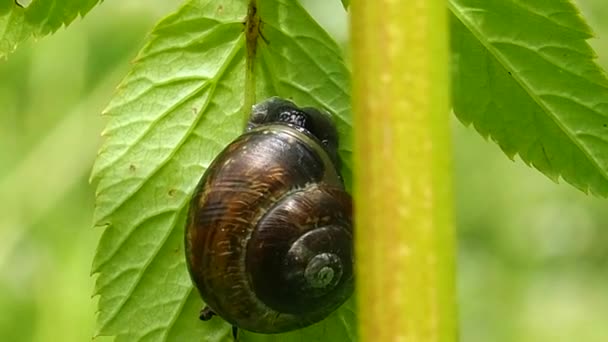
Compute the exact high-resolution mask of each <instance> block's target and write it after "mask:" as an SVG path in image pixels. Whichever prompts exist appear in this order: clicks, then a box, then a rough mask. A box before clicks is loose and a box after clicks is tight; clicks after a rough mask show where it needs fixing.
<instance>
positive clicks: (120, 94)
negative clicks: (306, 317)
mask: <svg viewBox="0 0 608 342" xmlns="http://www.w3.org/2000/svg"><path fill="white" fill-rule="evenodd" d="M257 13H258V14H259V16H260V17H261V19H262V21H263V24H262V26H261V34H262V35H263V40H262V39H260V40H258V46H257V55H256V58H255V59H254V69H253V70H254V76H255V86H256V92H255V94H254V95H255V97H256V100H257V101H259V100H263V99H265V98H267V97H270V96H273V95H278V96H281V97H286V98H291V99H293V100H294V101H295V102H296V103H298V104H299V105H307V106H309V105H310V106H317V107H321V108H325V109H327V110H328V111H329V112H331V113H333V114H334V115H335V117H336V119H337V124H338V126H339V131H340V133H341V136H342V138H343V141H342V150H341V151H340V152H341V154H342V156H343V158H344V161H345V163H344V167H345V173H346V174H345V175H346V176H348V177H347V179H350V174H349V171H348V170H349V169H350V165H351V164H350V163H351V161H350V151H351V144H350V141H349V139H348V138H349V136H348V135H347V134H348V132H350V107H349V102H350V98H349V95H348V89H349V79H348V71H347V69H346V67H345V65H344V62H343V60H342V57H341V52H340V49H339V48H338V46H337V45H336V44H335V43H334V42H333V41H332V40H331V38H330V37H329V36H328V35H327V34H326V33H325V32H324V31H323V30H322V29H321V28H320V27H319V26H318V25H317V24H316V23H315V22H314V21H313V19H312V18H311V17H310V16H309V15H308V14H307V13H306V12H305V11H304V10H303V9H302V8H301V7H300V5H299V4H298V3H297V2H295V1H293V0H265V1H259V4H258V12H257ZM246 14H247V3H246V2H245V1H237V0H232V1H221V2H218V1H213V0H192V1H189V2H187V4H186V5H185V6H184V7H182V8H181V9H180V10H178V11H177V12H176V13H174V14H172V15H170V16H169V17H167V18H166V19H164V20H162V21H161V22H160V23H159V24H158V25H157V27H156V28H155V29H154V31H153V32H152V34H151V37H150V40H149V42H148V43H147V45H146V46H145V47H144V48H143V49H142V51H141V52H140V53H139V55H138V57H137V59H136V61H135V63H134V65H133V68H132V70H131V72H130V73H129V75H128V76H127V77H126V79H125V80H124V81H123V82H122V84H121V85H120V86H119V87H118V90H117V93H116V94H115V96H114V98H113V100H112V101H111V103H110V104H109V106H108V108H107V109H106V111H105V114H106V115H107V117H108V118H109V121H108V125H107V127H106V129H105V131H104V133H103V135H104V136H105V137H106V140H105V142H104V144H103V146H102V147H101V149H100V152H99V156H98V158H97V160H96V163H95V167H94V170H93V175H92V179H93V180H94V181H95V182H96V183H97V199H96V210H95V219H94V220H95V225H97V226H103V227H105V229H104V233H103V236H102V238H101V240H100V243H99V246H98V249H97V253H96V256H95V260H94V262H93V273H95V274H97V280H96V290H95V293H96V294H98V295H99V315H98V335H114V336H117V341H144V340H145V341H201V340H204V341H231V340H232V337H231V335H230V327H229V325H228V324H227V323H225V322H223V321H222V320H221V319H219V318H215V319H212V320H211V321H209V322H200V321H199V320H198V312H199V311H200V309H201V308H202V306H203V303H202V301H201V299H200V297H199V296H198V293H197V292H196V291H195V290H193V288H192V284H191V281H190V278H189V276H188V273H187V271H186V266H185V258H184V250H183V234H184V231H183V229H184V224H185V215H186V211H187V205H188V201H189V198H190V196H191V194H192V192H193V190H194V187H195V186H196V184H197V182H198V180H199V178H200V177H201V176H202V174H203V172H204V171H205V168H206V167H207V166H208V165H209V164H210V163H211V161H212V160H213V158H214V157H215V156H216V155H217V154H218V153H219V152H220V151H221V150H222V149H223V147H225V146H226V145H227V144H228V143H229V142H230V141H231V140H232V139H234V138H235V137H237V136H238V135H239V134H240V133H241V132H242V129H243V123H244V122H245V118H246V116H247V115H248V113H249V109H250V108H245V103H246V99H247V98H248V94H247V93H246V92H247V91H250V90H246V86H245V85H246V83H247V82H246V79H253V78H249V77H246V73H247V70H248V68H247V48H246V39H245V35H244V25H243V21H244V19H245V18H246ZM354 319H355V317H354V314H353V309H352V303H351V304H347V305H345V306H344V307H343V308H341V309H340V310H338V311H337V312H336V313H335V314H333V315H332V316H331V317H330V318H328V319H327V320H325V321H323V322H321V323H319V324H316V325H314V326H312V327H310V328H307V329H304V330H301V331H297V332H292V333H289V334H284V335H275V336H265V335H256V334H250V333H243V334H242V341H253V340H255V341H268V340H270V341H272V340H280V341H302V340H306V341H315V340H316V341H319V340H325V339H324V337H323V336H325V334H327V333H329V332H330V331H331V333H330V334H332V336H333V339H332V341H349V340H351V339H354V338H355V337H354V335H355V333H354V330H355V328H354V327H355V325H354Z"/></svg>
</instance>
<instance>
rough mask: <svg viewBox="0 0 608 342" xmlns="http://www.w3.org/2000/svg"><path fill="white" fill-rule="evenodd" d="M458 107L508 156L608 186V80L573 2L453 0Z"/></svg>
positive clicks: (595, 189)
mask: <svg viewBox="0 0 608 342" xmlns="http://www.w3.org/2000/svg"><path fill="white" fill-rule="evenodd" d="M449 6H450V9H451V11H452V14H453V17H452V52H453V88H454V89H453V91H454V92H453V101H454V111H455V112H456V115H457V116H458V118H459V119H460V120H461V121H462V122H463V123H465V124H467V125H468V124H470V123H472V124H473V125H474V126H475V129H477V131H479V133H481V134H482V135H483V136H484V137H488V136H489V137H491V138H492V139H493V140H494V141H496V142H497V143H498V144H499V145H500V147H501V148H502V150H503V151H504V152H505V153H506V154H507V155H508V156H509V157H510V158H513V157H514V156H515V155H519V156H520V157H521V159H522V160H523V161H524V162H526V163H527V164H530V165H532V166H534V167H535V168H537V169H538V170H540V171H541V172H542V173H544V174H545V175H547V176H548V177H549V178H551V179H553V180H555V181H557V180H558V178H559V177H560V176H561V177H562V178H563V179H564V180H566V181H567V182H568V183H570V184H572V185H574V186H575V187H577V188H578V189H580V190H582V191H584V192H587V191H591V192H592V193H594V194H597V195H601V196H606V195H608V79H607V78H606V76H605V74H604V72H603V71H602V70H601V69H600V67H599V66H598V65H597V64H596V62H595V57H596V56H595V53H594V52H593V50H592V49H591V47H590V46H589V45H588V44H587V42H586V40H587V39H589V38H590V37H591V36H592V33H591V30H590V29H589V27H588V26H587V25H586V24H585V22H584V21H583V19H582V18H581V17H580V15H579V12H578V11H577V9H576V8H575V7H574V5H572V4H571V3H570V2H569V1H566V0H561V1H554V0H551V1H548V0H532V1H530V0H483V1H481V0H451V1H450V2H449Z"/></svg>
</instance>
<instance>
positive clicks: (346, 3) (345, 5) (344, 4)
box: [342, 0, 350, 9]
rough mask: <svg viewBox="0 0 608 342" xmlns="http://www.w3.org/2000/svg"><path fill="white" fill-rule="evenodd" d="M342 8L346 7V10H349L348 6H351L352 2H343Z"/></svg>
mask: <svg viewBox="0 0 608 342" xmlns="http://www.w3.org/2000/svg"><path fill="white" fill-rule="evenodd" d="M342 6H344V9H348V6H350V0H342Z"/></svg>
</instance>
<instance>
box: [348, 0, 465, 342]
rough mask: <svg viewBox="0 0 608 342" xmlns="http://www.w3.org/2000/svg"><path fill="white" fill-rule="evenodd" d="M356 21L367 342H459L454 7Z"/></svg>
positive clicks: (385, 9) (411, 7)
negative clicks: (451, 50) (451, 70)
mask: <svg viewBox="0 0 608 342" xmlns="http://www.w3.org/2000/svg"><path fill="white" fill-rule="evenodd" d="M351 14H352V21H351V23H352V24H351V32H352V38H353V41H352V46H353V86H354V89H353V99H354V103H353V109H354V115H355V118H354V129H355V132H354V137H355V148H354V153H355V154H354V162H355V172H354V197H355V223H356V232H355V236H356V253H357V255H356V256H357V272H358V273H357V295H358V300H359V309H360V314H359V320H360V322H361V323H360V325H361V326H360V333H361V341H364V342H367V341H424V342H427V341H455V340H456V333H457V331H456V330H457V329H456V307H455V285H454V284H455V279H454V278H455V251H454V249H455V248H454V246H455V237H454V230H453V224H452V193H451V186H452V184H451V173H452V172H451V165H450V158H451V157H450V156H451V144H450V142H451V141H450V134H449V122H450V121H449V96H448V84H449V80H448V41H447V40H448V38H447V37H448V31H447V30H448V29H447V13H446V2H445V1H441V0H411V1H398V0H376V1H368V0H353V1H352V3H351Z"/></svg>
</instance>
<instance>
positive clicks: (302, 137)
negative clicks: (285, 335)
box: [185, 98, 353, 333]
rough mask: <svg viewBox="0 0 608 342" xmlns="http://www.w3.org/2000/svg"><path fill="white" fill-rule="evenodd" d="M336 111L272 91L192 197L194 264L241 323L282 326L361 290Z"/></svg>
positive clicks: (211, 296)
mask: <svg viewBox="0 0 608 342" xmlns="http://www.w3.org/2000/svg"><path fill="white" fill-rule="evenodd" d="M336 149H337V133H336V129H335V127H334V125H333V122H332V121H331V119H330V118H329V117H328V115H327V114H324V113H321V112H319V111H316V110H314V109H312V108H303V109H300V108H298V107H296V106H295V105H294V104H293V103H291V102H288V101H285V100H281V99H278V98H271V99H269V100H267V101H265V102H263V103H261V104H259V105H256V106H254V108H253V112H252V114H251V118H250V121H249V125H248V128H247V131H246V132H245V133H244V134H243V135H241V136H240V137H238V138H237V139H236V140H234V141H233V142H232V143H231V144H230V145H228V146H227V147H226V148H225V149H224V150H223V151H222V152H221V153H220V154H219V155H218V156H217V158H216V159H215V160H214V161H213V162H212V164H211V165H210V166H209V168H208V169H207V171H206V172H205V173H204V175H203V177H202V178H201V180H200V182H199V184H198V186H197V188H196V191H195V193H194V196H193V197H192V200H191V204H190V210H189V214H188V223H187V226H186V236H185V240H186V259H187V265H188V270H189V272H190V275H191V277H192V280H193V282H194V284H195V286H196V287H197V289H198V291H199V293H200V295H201V297H202V298H203V300H204V301H205V303H206V304H207V305H208V307H209V308H210V309H211V310H212V311H213V313H215V314H217V315H219V316H220V317H222V318H223V319H225V320H226V321H228V322H229V323H231V324H232V325H233V326H236V327H238V328H242V329H245V330H249V331H254V332H260V333H280V332H285V331H289V330H294V329H298V328H302V327H305V326H308V325H310V324H313V323H315V322H318V321H320V320H322V319H323V318H325V317H326V316H327V315H329V314H330V313H331V312H333V311H334V310H335V309H337V308H338V307H339V306H340V305H341V304H343V303H344V302H345V301H346V300H347V299H348V298H349V297H350V295H351V294H352V291H353V250H352V200H351V197H350V195H349V194H348V193H347V192H346V191H345V189H344V185H343V183H342V179H341V177H340V175H339V172H338V159H337V151H336Z"/></svg>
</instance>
